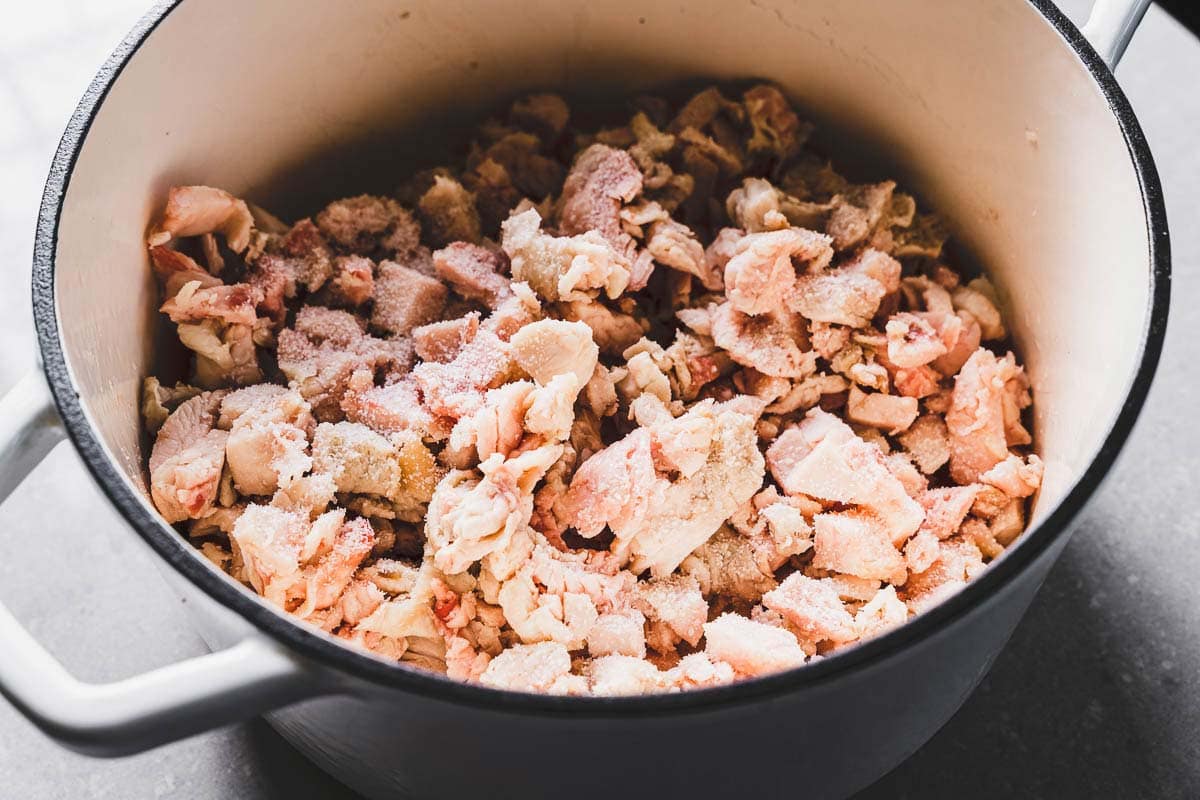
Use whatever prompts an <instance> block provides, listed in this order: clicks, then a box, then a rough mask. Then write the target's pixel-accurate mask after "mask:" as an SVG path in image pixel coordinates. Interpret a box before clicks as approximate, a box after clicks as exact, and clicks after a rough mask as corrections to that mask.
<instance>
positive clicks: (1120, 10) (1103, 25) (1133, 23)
mask: <svg viewBox="0 0 1200 800" xmlns="http://www.w3.org/2000/svg"><path fill="white" fill-rule="evenodd" d="M1149 6H1150V0H1096V3H1095V5H1093V6H1092V13H1091V14H1090V15H1088V20H1087V22H1085V23H1084V24H1083V35H1084V38H1086V39H1087V40H1088V41H1089V42H1091V44H1092V47H1093V48H1095V50H1096V52H1097V53H1099V54H1100V57H1101V58H1102V59H1104V63H1105V64H1107V65H1108V68H1109V69H1116V68H1117V63H1118V62H1119V61H1120V60H1121V56H1123V55H1125V48H1126V47H1128V46H1129V40H1130V39H1132V38H1133V33H1134V31H1136V30H1137V27H1138V25H1139V24H1140V23H1141V21H1142V17H1143V16H1144V15H1145V13H1146V9H1147V8H1149Z"/></svg>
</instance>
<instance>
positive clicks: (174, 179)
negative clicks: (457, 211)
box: [55, 0, 1149, 518]
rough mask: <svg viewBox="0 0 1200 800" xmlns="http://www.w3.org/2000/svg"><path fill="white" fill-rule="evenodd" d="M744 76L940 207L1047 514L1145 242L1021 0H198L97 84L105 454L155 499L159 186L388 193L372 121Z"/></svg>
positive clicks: (305, 207)
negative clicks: (1013, 374) (1017, 409)
mask: <svg viewBox="0 0 1200 800" xmlns="http://www.w3.org/2000/svg"><path fill="white" fill-rule="evenodd" d="M747 77H760V78H767V79H770V80H773V81H775V82H777V83H778V84H779V85H780V86H781V87H782V88H783V89H784V91H785V92H786V93H787V94H789V95H790V96H791V97H792V99H793V100H795V101H796V102H797V103H799V104H800V106H801V107H802V109H803V110H804V111H805V112H806V113H807V115H808V116H809V117H810V118H811V119H813V120H814V121H815V122H817V123H818V125H819V126H820V130H821V131H823V136H822V138H823V140H824V141H825V142H827V143H829V144H830V145H831V146H832V149H833V150H834V152H835V155H836V156H837V157H838V158H839V159H840V160H841V161H842V162H849V163H851V164H854V163H856V162H857V163H859V164H860V165H862V166H863V167H867V168H868V169H864V170H862V171H863V172H864V175H862V176H859V177H866V176H869V175H874V176H878V177H885V176H886V177H895V178H897V179H898V180H899V181H900V182H901V185H902V186H905V187H906V188H909V189H911V190H913V191H915V192H916V193H917V194H918V195H919V197H921V198H922V200H924V201H925V202H927V203H928V204H931V205H932V206H933V207H934V208H936V209H938V210H940V211H941V212H942V213H943V214H944V215H945V216H946V217H947V218H948V220H949V221H950V223H951V224H952V227H953V229H954V231H955V234H956V237H957V239H958V241H959V242H960V243H961V244H962V245H964V246H965V247H966V249H967V250H969V251H970V252H971V253H973V254H974V256H975V257H976V259H977V260H978V262H979V263H980V264H981V265H983V266H985V267H986V269H987V271H988V272H989V274H990V275H991V277H992V278H993V280H994V281H995V282H996V284H997V285H998V287H999V288H1000V290H1001V292H1002V294H1003V296H1004V297H1005V298H1006V301H1007V308H1006V314H1007V318H1008V321H1009V322H1010V325H1011V328H1012V329H1013V332H1014V334H1015V338H1016V342H1017V345H1018V347H1019V349H1020V354H1021V356H1022V358H1023V359H1024V361H1025V363H1026V365H1027V368H1028V370H1029V373H1030V376H1031V378H1032V382H1033V387H1034V397H1035V408H1036V411H1037V414H1036V420H1035V436H1036V438H1037V441H1038V450H1039V452H1041V454H1042V456H1043V458H1044V459H1045V461H1046V476H1045V483H1044V487H1043V490H1042V493H1041V496H1040V500H1039V502H1038V504H1037V508H1036V511H1035V518H1036V516H1043V515H1045V514H1046V513H1048V512H1049V511H1050V510H1051V509H1052V508H1053V507H1054V506H1055V505H1056V504H1057V503H1058V501H1059V500H1060V499H1061V498H1062V497H1063V495H1064V494H1065V492H1066V491H1067V490H1068V489H1069V488H1070V486H1071V485H1072V484H1073V483H1074V481H1075V480H1076V479H1077V478H1078V476H1079V475H1080V474H1081V472H1082V471H1083V470H1084V469H1085V468H1086V466H1087V464H1088V463H1089V461H1090V459H1091V456H1092V455H1093V453H1094V451H1095V450H1096V448H1097V447H1098V446H1099V445H1100V443H1101V441H1102V439H1103V438H1104V436H1105V434H1106V432H1107V430H1108V428H1109V426H1110V424H1111V422H1112V420H1113V418H1114V416H1115V415H1116V414H1117V412H1118V411H1119V410H1120V408H1121V407H1122V404H1123V403H1124V401H1125V390H1126V387H1127V384H1128V382H1129V380H1130V377H1131V375H1132V373H1133V372H1134V370H1135V369H1136V367H1137V361H1138V356H1139V350H1140V347H1139V346H1140V340H1141V336H1142V332H1143V330H1144V328H1145V323H1146V316H1147V309H1148V300H1149V298H1148V279H1147V276H1148V274H1149V265H1148V263H1147V259H1148V241H1147V231H1146V222H1145V215H1144V212H1143V208H1142V201H1141V195H1140V191H1139V185H1138V178H1137V175H1136V172H1135V170H1134V167H1133V165H1132V163H1131V161H1130V157H1129V154H1128V152H1127V148H1126V143H1125V141H1124V139H1123V137H1122V134H1121V131H1120V129H1119V127H1118V125H1117V122H1116V119H1115V118H1114V116H1113V114H1112V112H1111V110H1110V109H1109V107H1108V104H1107V102H1106V100H1105V98H1104V96H1103V95H1102V94H1101V92H1100V90H1099V89H1098V88H1097V86H1096V85H1095V83H1094V82H1093V80H1092V79H1091V77H1090V75H1089V74H1088V72H1087V70H1086V69H1085V67H1084V65H1083V64H1082V63H1081V62H1080V61H1079V59H1078V57H1077V56H1076V55H1075V54H1074V52H1073V51H1072V50H1071V49H1070V47H1069V46H1068V45H1067V44H1066V43H1065V42H1064V41H1063V40H1062V39H1061V38H1060V36H1059V34H1058V33H1057V32H1056V31H1055V30H1054V29H1053V28H1052V27H1051V26H1050V25H1049V24H1048V23H1047V22H1046V21H1045V20H1044V19H1042V18H1041V16H1040V15H1039V14H1038V13H1037V12H1036V10H1035V9H1034V8H1033V7H1031V6H1028V5H1026V4H1025V3H1020V2H1012V0H987V2H975V3H969V4H968V3H960V2H955V1H954V0H922V1H920V2H911V3H903V4H889V3H865V2H853V3H836V4H834V3H825V2H816V0H810V1H808V2H805V1H804V0H801V1H800V2H792V3H785V2H782V1H781V2H779V3H778V4H774V3H769V2H768V3H756V2H731V3H720V4H711V5H706V6H703V7H697V6H680V5H678V4H669V5H668V4H657V5H656V4H647V3H644V2H639V3H634V2H627V1H625V0H621V1H620V2H612V3H604V4H585V3H564V2H554V1H551V0H532V1H530V0H527V1H526V2H521V3H517V2H508V1H506V2H489V3H475V2H467V1H466V0H454V1H453V2H431V1H428V0H413V1H412V2H410V3H397V2H394V0H358V1H357V2H354V3H340V2H332V0H329V1H328V2H324V1H323V2H312V3H305V4H303V12H302V13H300V11H299V8H298V7H297V6H296V5H295V4H294V3H291V2H289V1H288V0H260V2H256V3H252V4H245V3H242V2H239V0H207V2H196V0H188V1H187V2H184V3H182V5H180V6H179V7H178V8H176V9H175V10H173V11H172V12H171V13H170V14H169V15H168V16H167V17H166V19H165V20H164V21H163V22H162V23H161V24H160V25H159V26H158V28H157V29H156V30H155V31H154V32H153V33H152V34H151V35H150V36H149V38H148V39H147V40H146V42H145V43H144V44H143V45H142V46H141V47H140V49H138V51H137V53H136V54H135V55H134V56H133V58H132V59H131V60H130V62H129V63H128V64H127V65H126V67H125V69H124V70H123V71H122V72H121V74H120V76H119V78H118V79H117V80H116V82H115V83H114V84H113V86H112V88H111V91H110V92H109V94H108V96H107V98H106V99H105V100H104V102H103V104H102V106H101V108H100V109H99V113H98V114H97V115H96V117H95V119H94V121H93V123H92V125H91V128H90V131H89V132H88V134H87V137H86V141H85V143H84V145H83V148H82V150H81V152H80V154H79V157H78V161H77V163H76V165H75V169H74V172H73V174H72V175H71V178H70V183H69V189H68V191H67V195H66V199H65V203H64V207H63V211H62V218H61V223H60V227H59V239H58V247H57V258H56V267H55V282H56V287H55V291H56V296H57V303H58V315H59V323H60V326H61V329H62V330H61V333H62V339H63V345H64V350H65V353H66V356H67V361H68V364H69V366H70V369H71V371H72V373H73V376H74V379H75V383H76V386H77V388H78V391H79V393H80V399H81V401H82V404H83V407H84V409H85V412H86V413H87V415H88V416H89V417H90V419H91V421H92V423H93V424H94V426H95V428H96V431H97V434H98V436H99V438H100V440H101V442H102V443H103V444H104V445H105V446H106V447H107V448H108V450H109V451H110V453H111V455H112V458H113V459H114V461H115V463H116V464H117V465H118V466H119V467H120V469H121V470H122V471H123V472H124V474H125V475H126V476H127V478H128V480H129V481H130V482H131V484H133V485H134V486H135V487H137V489H138V490H139V491H140V492H142V493H143V495H144V492H145V486H144V479H143V475H142V453H141V443H140V440H139V430H140V421H139V418H138V411H137V406H138V396H139V390H140V385H141V380H142V378H143V377H144V376H145V375H146V374H147V373H148V372H149V371H150V366H149V365H150V357H151V350H152V341H151V340H152V334H153V331H154V330H155V327H156V322H155V318H156V311H155V307H156V305H157V299H158V298H157V289H156V287H155V285H154V283H153V280H152V278H151V273H150V269H149V266H148V263H147V257H146V251H145V247H144V244H143V241H144V234H145V229H146V225H147V223H148V221H149V220H150V219H151V217H152V215H153V214H154V213H155V212H156V211H157V210H158V209H159V208H160V207H161V204H162V202H163V199H164V197H165V194H166V190H167V188H168V187H169V186H171V185H173V184H180V183H205V184H210V185H213V186H220V187H223V188H225V189H228V190H230V191H232V192H234V193H237V194H242V195H244V196H246V197H248V198H249V199H251V200H255V201H257V202H260V203H262V204H264V205H267V206H268V207H273V208H275V209H278V210H279V212H280V213H282V214H284V215H290V214H294V213H298V212H308V211H312V210H314V209H315V208H317V207H319V205H320V204H322V202H323V201H325V200H328V199H332V198H333V197H335V196H338V195H339V194H350V193H357V192H359V191H362V190H363V189H364V188H366V189H373V190H380V189H382V190H386V189H387V188H388V186H389V182H388V181H387V180H385V181H384V182H383V183H382V185H381V184H380V178H381V176H386V177H388V178H389V180H390V175H392V174H395V175H399V173H398V172H396V173H391V172H390V171H389V170H390V168H389V167H387V166H386V164H387V163H389V162H395V161H402V162H404V161H407V162H409V163H420V162H422V161H423V159H422V158H421V155H420V153H418V152H414V151H415V150H419V149H420V146H419V144H418V145H417V146H415V147H412V146H410V147H400V146H399V145H397V144H396V142H402V141H414V139H413V138H412V137H402V138H393V137H381V136H378V135H376V136H374V137H368V138H369V139H370V141H369V143H367V144H364V145H360V146H353V147H350V146H347V143H349V142H352V141H355V140H359V139H362V138H363V137H364V136H367V135H368V134H370V133H372V132H386V131H395V130H408V131H410V132H411V131H413V130H423V129H422V128H421V127H420V126H422V125H425V124H427V120H428V119H430V118H433V119H444V118H445V117H446V115H447V114H450V115H451V116H452V117H453V116H456V117H457V118H459V119H464V120H478V119H480V118H482V116H483V115H484V114H486V113H487V112H489V111H493V110H497V109H499V108H501V107H503V105H504V104H505V103H506V102H507V101H508V100H509V99H511V98H512V97H513V96H514V95H515V94H517V93H519V92H521V91H523V90H527V89H535V88H536V89H553V90H557V91H561V92H563V93H565V94H567V95H568V97H570V96H571V95H578V94H580V93H585V92H588V91H590V90H592V89H594V88H595V87H597V86H605V87H608V89H609V90H610V91H615V92H618V93H621V94H624V95H632V94H633V93H635V92H637V91H640V90H644V89H647V88H653V87H654V86H656V85H659V84H663V83H669V82H672V81H679V80H682V79H695V78H708V79H712V80H726V79H736V78H747ZM451 135H453V134H451ZM421 139H424V140H425V141H427V142H437V141H439V140H440V135H439V134H435V133H426V134H424V135H422V136H418V137H416V139H415V141H418V142H419V141H420V140H421ZM322 154H324V155H323V156H322ZM872 154H873V155H872ZM314 159H315V160H314ZM301 163H306V164H307V165H308V169H307V170H306V171H304V172H303V173H298V172H297V171H296V169H295V165H296V164H301ZM381 164H382V165H385V166H383V167H381ZM289 174H290V175H291V176H292V177H291V178H290V179H289V178H288V177H286V176H287V175H289ZM300 174H303V175H304V177H303V178H302V179H301V178H297V177H296V176H297V175H300ZM281 176H283V177H282V179H281ZM271 186H273V187H274V192H269V191H268V190H267V187H271Z"/></svg>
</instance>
